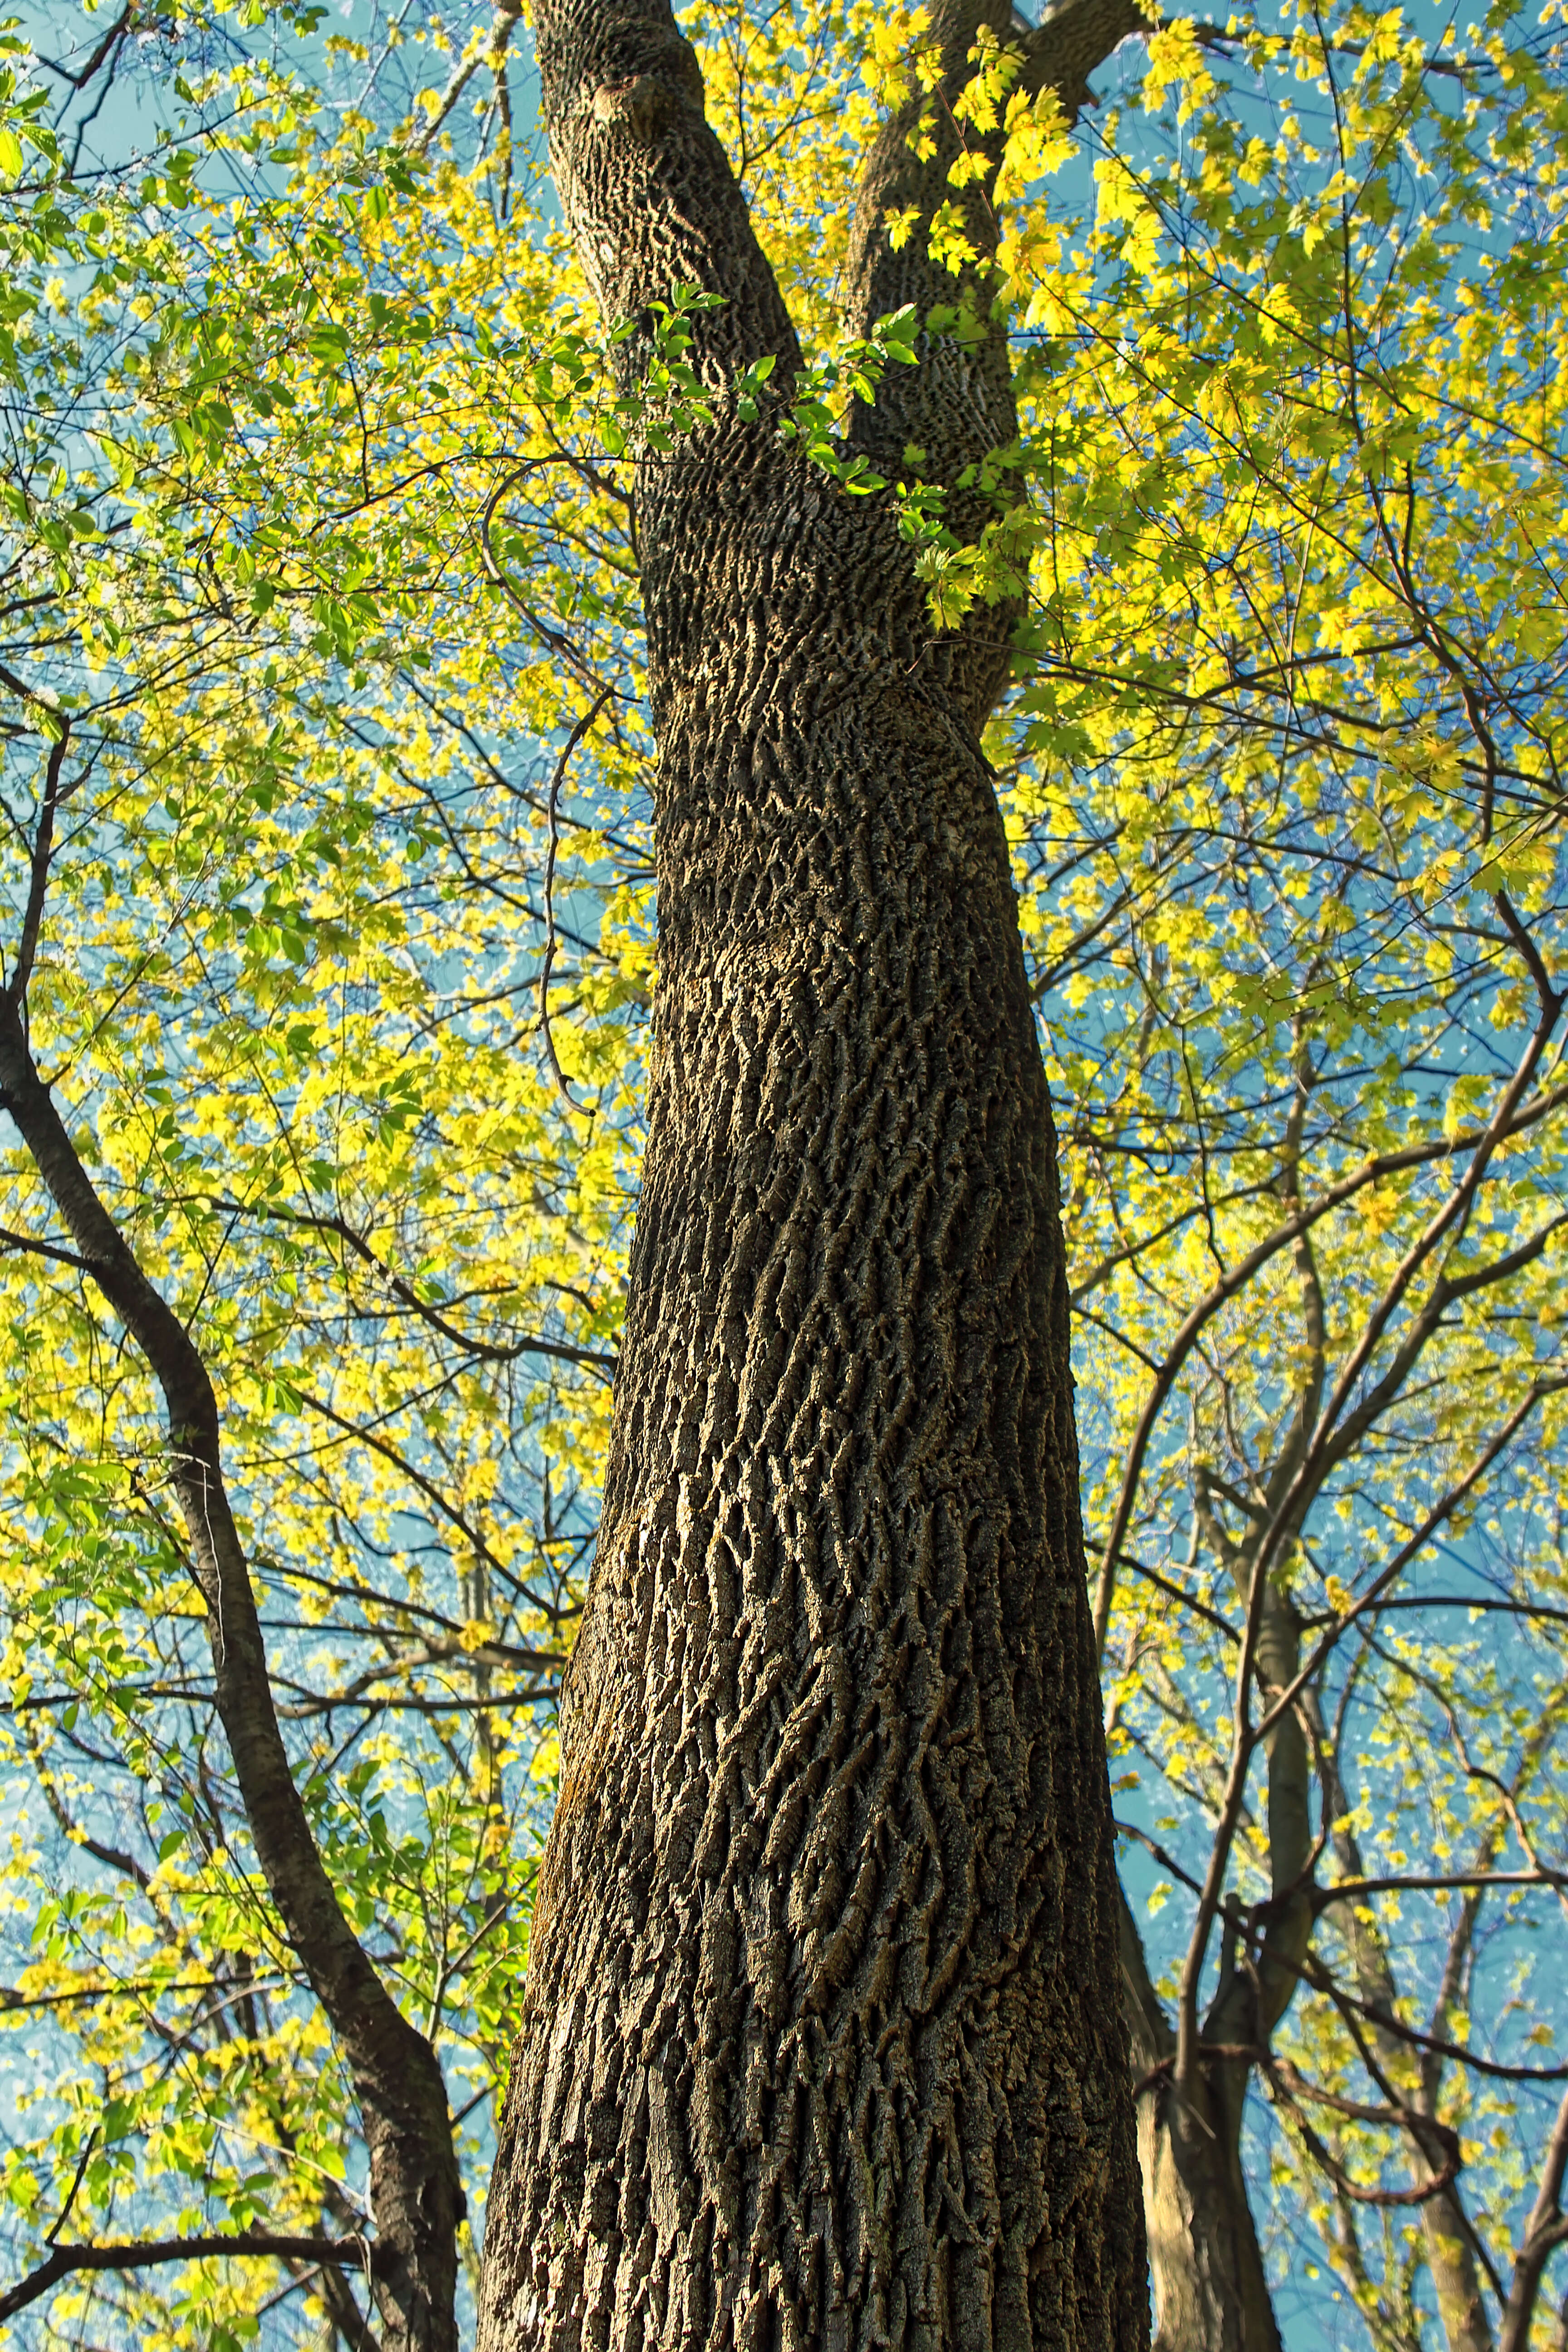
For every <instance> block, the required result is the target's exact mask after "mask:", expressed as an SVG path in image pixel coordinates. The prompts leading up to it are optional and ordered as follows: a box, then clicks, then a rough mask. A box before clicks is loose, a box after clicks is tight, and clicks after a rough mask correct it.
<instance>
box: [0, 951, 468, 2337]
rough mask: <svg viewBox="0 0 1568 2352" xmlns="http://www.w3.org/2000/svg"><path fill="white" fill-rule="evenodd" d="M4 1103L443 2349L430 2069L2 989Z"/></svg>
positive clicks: (205, 1464)
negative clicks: (163, 1475)
mask: <svg viewBox="0 0 1568 2352" xmlns="http://www.w3.org/2000/svg"><path fill="white" fill-rule="evenodd" d="M0 1108H4V1109H5V1111H7V1112H8V1113H9V1115H10V1117H11V1118H12V1120H13V1121H14V1122H15V1124H16V1128H17V1129H18V1130H19V1132H20V1134H21V1136H22V1139H23V1141H24V1142H25V1144H26V1147H27V1150H28V1151H29V1152H30V1153H31V1155H32V1158H33V1161H34V1164H35V1165H36V1167H37V1170H38V1172H39V1174H40V1175H41V1176H42V1178H43V1180H44V1181H45V1183H46V1184H47V1187H48V1190H49V1192H51V1193H52V1195H53V1197H54V1200H55V1203H56V1206H57V1207H58V1210H59V1212H60V1215H61V1217H62V1218H63V1220H64V1222H65V1224H66V1227H67V1229H68V1232H69V1233H70V1234H71V1236H72V1239H73V1240H74V1242H75V1243H76V1245H77V1247H78V1249H79V1251H80V1253H81V1255H82V1256H83V1258H84V1259H85V1260H86V1261H87V1264H88V1266H89V1270H90V1272H91V1276H92V1279H93V1281H94V1282H95V1283H96V1284H97V1286H98V1287H99V1289H100V1291H101V1292H102V1294H103V1296H104V1297H105V1299H106V1300H107V1301H108V1303H109V1305H110V1307H112V1309H113V1310H114V1312H115V1313H116V1314H117V1315H118V1316H119V1317H120V1318H121V1321H122V1322H123V1324H124V1325H125V1327H126V1328H127V1330H128V1331H129V1332H130V1333H131V1335H132V1339H134V1340H135V1342H136V1344H137V1346H138V1347H139V1348H140V1349H141V1351H142V1354H143V1356H144V1357H145V1358H146V1360H147V1361H148V1363H149V1365H150V1366H151V1367H152V1370H153V1375H154V1377H155V1378H156V1380H157V1381H158V1384H159V1387H160V1388H161V1390H162V1391H163V1402H164V1406H165V1409H166V1412H167V1415H168V1428H169V1440H170V1470H171V1475H172V1481H173V1484H174V1490H175V1494H176V1496H177V1497H178V1499H179V1504H180V1509H181V1513H182V1516H183V1517H184V1522H185V1527H186V1530H187V1533H188V1536H189V1538H190V1547H191V1564H192V1569H193V1573H194V1575H195V1581H196V1584H197V1587H198V1589H199V1591H200V1592H201V1594H202V1597H203V1599H204V1601H205V1604H206V1609H207V1616H208V1634H209V1639H210V1642H211V1646H212V1655H213V1667H214V1696H215V1699H216V1706H217V1710H218V1713H219V1716H220V1717H221V1718H222V1721H223V1727H224V1730H225V1732H226V1735H227V1738H228V1743H229V1748H230V1752H231V1753H232V1755H233V1758H234V1765H235V1771H236V1774H237V1779H238V1782H239V1787H240V1793H241V1797H242V1799H243V1801H244V1805H245V1811H246V1819H247V1824H248V1826H249V1830H250V1833H251V1837H252V1839H253V1841H254V1843H255V1847H256V1853H257V1859H258V1862H259V1863H260V1865H261V1869H262V1874H263V1875H264V1877H265V1879H266V1881H267V1885H268V1891H269V1893H270V1894H271V1895H272V1898H273V1901H274V1902H275V1903H276V1904H277V1906H278V1909H279V1914H280V1916H281V1917H282V1921H283V1925H284V1928H285V1931H286V1933H287V1935H288V1937H289V1943H290V1944H291V1946H292V1948H293V1949H294V1950H295V1952H296V1953H297V1954H298V1955H299V1958H300V1961H301V1963H302V1964H303V1966H304V1969H305V1971H306V1974H307V1975H308V1976H309V1978H310V1982H311V1985H312V1986H313V1988H314V1990H315V1991H316V1994H317V1996H318V1998H319V1999H320V2000H321V2005H322V2007H323V2009H324V2010H325V2011H326V2013H327V2016H328V2018H329V2019H330V2020H331V2025H332V2028H333V2031H334V2032H336V2034H337V2035H338V2037H339V2039H340V2041H341V2042H342V2048H343V2053H344V2055H345V2057H346V2058H347V2060H348V2063H349V2067H350V2072H351V2074H352V2076H353V2084H354V2088H355V2092H356V2095H357V2096H358V2098H359V2102H360V2106H361V2111H362V2114H363V2118H364V2125H365V2137H366V2142H367V2147H368V2152H369V2158H370V2174H371V2189H372V2196H373V2200H374V2211H375V2215H376V2221H377V2231H378V2242H377V2245H376V2248H375V2252H374V2262H373V2272H374V2279H375V2284H376V2289H377V2294H378V2299H379V2300H380V2302H381V2304H382V2307H383V2310H384V2314H385V2315H386V2317H387V2323H388V2327H389V2330H390V2331H393V2332H395V2334H396V2335H397V2336H398V2337H399V2339H400V2340H401V2341H402V2342H404V2343H405V2344H406V2345H407V2346H408V2347H410V2352H455V2346H456V2337H455V2334H454V2333H453V2329H454V2324H455V2323H454V2318H453V2297H454V2294H455V2292H456V2278H457V2247H456V2233H457V2225H458V2220H459V2219H460V2217H461V2214H462V2212H463V2210H464V2200H463V2193H462V2189H461V2186H460V2184H459V2182H458V2169H457V2159H456V2156H455V2154H454V2151H453V2147H452V2137H451V2127H450V2123H449V2120H448V2116H447V2095H446V2086H445V2084H444V2083H443V2080H442V2076H441V2071H440V2068H439V2066H438V2065H437V2061H436V2056H435V2053H434V2052H433V2051H432V2049H431V2047H430V2045H429V2043H428V2042H426V2039H425V2037H424V2036H423V2034H421V2033H420V2032H417V2031H416V2028H415V2027H414V2026H412V2025H410V2024H409V2023H408V2021H407V2020H406V2019H405V2017H404V2016H403V2015H402V2013H401V2011H399V2010H398V2008H397V2006H396V2004H395V2001H394V2000H393V1999H392V1996H391V1994H390V1993H389V1992H388V1991H387V1990H386V1987H385V1986H384V1984H383V1982H382V1980H381V1979H380V1977H379V1976H378V1975H377V1974H376V1971H375V1969H374V1966H373V1964H372V1962H371V1960H370V1958H369V1957H368V1955H367V1954H366V1953H365V1951H364V1949H363V1946H362V1945H361V1944H360V1942H359V1939H358V1937H356V1936H355V1935H354V1933H353V1929H352V1928H351V1927H350V1926H349V1924H348V1921H347V1920H346V1919H345V1917H344V1916H343V1913H342V1908H341V1906H340V1905H339V1903H338V1899H337V1895H336V1894H335V1892H334V1891H333V1888H332V1885H331V1881H330V1879H329V1878H328V1876H327V1874H326V1871H325V1870H324V1868H323V1867H322V1864H321V1855H320V1853H318V1852H317V1849H316V1844H315V1841H314V1838H313V1837H312V1835H311V1832H310V1822H309V1821H308V1819H307V1817H306V1814H305V1809H304V1805H303V1803H302V1802H301V1801H300V1792H299V1790H298V1789H297V1788H296V1787H295V1785H294V1779H293V1774H292V1772H291V1770H290V1768H289V1757H288V1753H287V1750H286V1749H285V1748H284V1746H283V1739H282V1735H281V1733H280V1731H279V1725H278V1716H277V1711H276V1708H275V1706H274V1704H273V1698H272V1691H271V1685H270V1681H269V1678H268V1663H267V1653H266V1646H265V1643H264V1642H263V1638H262V1633H261V1628H260V1625H259V1623H258V1619H257V1612H256V1602H255V1599H254V1596H253V1594H252V1592H251V1588H250V1577H249V1570H248V1563H247V1559H246V1556H245V1550H244V1547H243V1545H242V1544H241V1541H240V1538H239V1531H238V1528H237V1527H236V1525H235V1520H234V1515H233V1511H232V1509H231V1507H230V1504H229V1499H228V1493H227V1489H226V1485H225V1480H224V1473H223V1465H222V1458H221V1444H220V1432H219V1418H218V1409H217V1400H216V1395H215V1393H214V1391H213V1386H212V1381H211V1379H210V1377H209V1375H208V1372H207V1369H206V1366H205V1363H204V1362H203V1360H202V1358H201V1356H200V1354H199V1353H198V1351H197V1349H196V1347H195V1343H194V1342H193V1340H192V1339H191V1338H190V1335H189V1334H188V1332H187V1331H186V1329H185V1327H184V1324H183V1323H182V1322H181V1320H180V1318H179V1317H178V1316H177V1315H176V1314H175V1313H174V1309H173V1308H172V1307H170V1306H169V1304H168V1302H167V1301H166V1300H165V1299H164V1298H163V1296H162V1294H161V1293H160V1292H159V1291H158V1290H156V1289H155V1288H154V1287H153V1284H152V1283H151V1282H149V1280H148V1279H147V1276H145V1275H144V1274H143V1272H142V1268H141V1266H140V1265H139V1264H138V1262H137V1260H136V1258H135V1256H134V1255H133V1254H132V1250H131V1248H130V1246H129V1244H127V1242H126V1241H125V1238H124V1236H123V1235H122V1234H121V1232H120V1229H119V1227H118V1226H117V1225H116V1223H115V1222H114V1220H113V1218H112V1217H111V1216H110V1213H109V1211H108V1210H107V1209H106V1208H105V1207H104V1204H103V1202H102V1201H101V1200H100V1198H99V1196H98V1193H97V1192H96V1191H95V1189H94V1187H93V1184H92V1181H91V1180H90V1178H89V1175H88V1173H87V1171H86V1169H85V1168H84V1166H83V1165H82V1162H81V1160H80V1159H79V1156H78V1153H77V1150H76V1147H75V1146H74V1144H73V1143H72V1142H71V1139H70V1136H69V1134H68V1130H67V1129H66V1126H65V1123H64V1121H63V1120H62V1119H61V1118H60V1115H59V1112H58V1110H57V1109H56V1108H55V1104H54V1101H53V1099H52V1097H51V1096H50V1094H49V1091H48V1088H47V1087H46V1086H45V1085H44V1083H43V1081H42V1079H41V1078H40V1077H39V1076H38V1073H37V1068H36V1066H35V1065H34V1062H33V1058H32V1055H31V1053H30V1052H29V1050H28V1046H27V1041H26V1035H25V1034H24V1032H23V1028H22V1016H21V1012H20V1009H19V1007H18V1006H17V1004H16V1002H15V1000H14V999H13V998H12V997H11V996H9V995H6V994H0Z"/></svg>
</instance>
